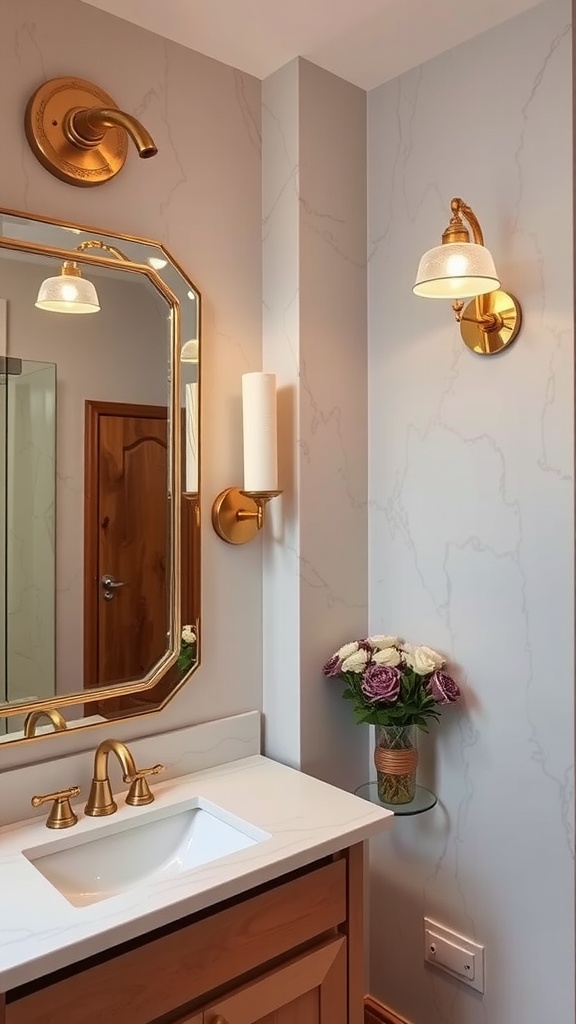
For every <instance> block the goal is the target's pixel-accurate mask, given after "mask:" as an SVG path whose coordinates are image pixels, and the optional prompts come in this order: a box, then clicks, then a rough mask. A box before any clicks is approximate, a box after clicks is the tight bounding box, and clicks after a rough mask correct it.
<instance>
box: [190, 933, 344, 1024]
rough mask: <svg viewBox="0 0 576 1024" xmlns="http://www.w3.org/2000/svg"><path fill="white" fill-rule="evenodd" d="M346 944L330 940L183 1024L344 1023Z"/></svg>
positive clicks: (227, 996) (208, 1007)
mask: <svg viewBox="0 0 576 1024" xmlns="http://www.w3.org/2000/svg"><path fill="white" fill-rule="evenodd" d="M346 1017H347V1012H346V939H344V938H341V939H330V940H329V941H328V942H325V943H322V944H321V945H320V946H317V947H315V948H314V949H312V950H310V951H309V952H308V953H303V954H302V956H299V957H296V958H295V959H293V960H290V961H289V962H288V963H286V964H282V965H281V966H280V967H277V968H275V969H274V970H272V971H268V972H267V973H266V974H264V975H262V976H260V977H258V978H256V979H255V981H252V982H248V984H246V985H242V986H241V987H240V988H237V989H234V990H233V991H232V992H230V993H229V994H228V995H226V996H224V997H223V998H222V999H219V1000H217V1001H216V1002H215V1003H211V1004H210V1005H209V1006H207V1007H205V1008H204V1010H203V1012H202V1014H201V1015H200V1016H195V1017H187V1018H184V1020H183V1021H182V1024H347V1022H346Z"/></svg>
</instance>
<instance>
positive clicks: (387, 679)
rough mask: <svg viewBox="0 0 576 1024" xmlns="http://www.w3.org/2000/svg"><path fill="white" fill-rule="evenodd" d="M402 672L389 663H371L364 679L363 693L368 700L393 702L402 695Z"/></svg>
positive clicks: (374, 702) (373, 702) (372, 701)
mask: <svg viewBox="0 0 576 1024" xmlns="http://www.w3.org/2000/svg"><path fill="white" fill-rule="evenodd" d="M401 679H402V675H401V673H400V672H399V671H398V669H397V668H391V667H390V666H389V665H370V666H369V667H368V668H367V669H366V671H365V673H364V677H363V679H362V693H363V694H364V696H365V698H366V700H367V701H370V702H371V703H372V704H377V703H379V702H380V701H385V702H386V703H388V704H393V703H394V702H395V701H397V700H398V697H399V695H400V681H401Z"/></svg>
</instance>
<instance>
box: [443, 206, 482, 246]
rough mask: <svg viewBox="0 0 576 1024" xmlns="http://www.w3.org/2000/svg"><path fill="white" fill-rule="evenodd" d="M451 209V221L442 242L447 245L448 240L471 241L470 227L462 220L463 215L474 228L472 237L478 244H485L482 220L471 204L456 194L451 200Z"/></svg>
mask: <svg viewBox="0 0 576 1024" xmlns="http://www.w3.org/2000/svg"><path fill="white" fill-rule="evenodd" d="M450 209H451V210H452V216H451V218H450V223H449V225H448V227H447V228H446V230H445V231H444V232H443V234H442V244H443V245H445V244H446V243H447V242H469V241H470V234H469V232H468V228H467V227H466V225H465V224H463V222H462V217H465V218H466V220H467V221H468V223H469V225H470V227H471V228H472V238H473V239H474V241H475V243H476V245H484V235H483V234H482V228H481V227H480V221H479V220H478V218H477V216H476V214H475V213H474V210H473V209H472V207H471V206H468V204H467V203H465V202H464V200H463V199H460V198H458V196H456V197H455V198H454V199H452V200H451V202H450Z"/></svg>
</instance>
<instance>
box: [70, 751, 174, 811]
mask: <svg viewBox="0 0 576 1024" xmlns="http://www.w3.org/2000/svg"><path fill="white" fill-rule="evenodd" d="M110 754H115V755H116V757H117V758H118V760H119V762H120V765H121V767H122V778H123V779H124V782H128V783H130V790H129V792H128V796H127V797H126V803H128V804H131V805H132V806H135V807H138V806H140V805H141V804H151V803H152V801H153V800H154V794H153V793H152V792H151V791H150V787H149V785H148V783H147V782H146V778H145V777H146V776H147V775H157V774H158V772H161V771H162V769H163V767H164V766H163V765H161V764H156V765H154V767H153V768H144V769H143V770H142V771H138V769H137V768H136V764H135V762H134V758H133V757H132V754H131V753H130V751H129V749H128V747H127V746H126V744H125V743H121V742H120V740H103V741H102V743H100V745H99V746H98V747H97V749H96V753H95V755H94V778H93V779H92V786H91V787H90V795H89V797H88V801H87V803H86V807H85V813H86V814H88V815H89V817H91V818H101V817H104V816H106V815H108V814H114V812H115V811H117V810H118V804H117V803H116V801H115V800H114V797H113V795H112V787H111V785H110V779H109V777H108V757H109V755H110Z"/></svg>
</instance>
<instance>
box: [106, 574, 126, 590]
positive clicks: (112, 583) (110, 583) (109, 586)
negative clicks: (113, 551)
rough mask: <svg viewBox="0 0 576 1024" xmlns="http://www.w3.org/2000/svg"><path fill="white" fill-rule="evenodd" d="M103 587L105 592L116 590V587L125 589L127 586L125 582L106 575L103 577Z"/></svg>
mask: <svg viewBox="0 0 576 1024" xmlns="http://www.w3.org/2000/svg"><path fill="white" fill-rule="evenodd" d="M102 586H103V587H104V590H115V589H116V587H125V586H126V584H125V583H124V581H123V580H115V579H114V577H113V576H109V575H108V574H105V575H104V576H103V577H102Z"/></svg>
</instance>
